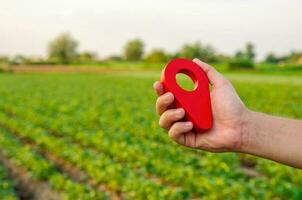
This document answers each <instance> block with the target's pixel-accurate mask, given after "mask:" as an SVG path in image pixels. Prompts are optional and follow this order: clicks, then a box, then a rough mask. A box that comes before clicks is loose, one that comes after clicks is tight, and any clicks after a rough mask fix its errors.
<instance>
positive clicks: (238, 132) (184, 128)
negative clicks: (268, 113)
mask: <svg viewBox="0 0 302 200" xmlns="http://www.w3.org/2000/svg"><path fill="white" fill-rule="evenodd" d="M193 61H194V62H195V63H196V64H198V65H199V66H200V67H201V68H202V69H203V70H204V72H205V73H206V75H207V77H208V79H209V81H210V84H211V86H212V90H211V104H212V113H213V126H212V128H211V129H209V130H207V131H206V132H202V133H198V132H195V131H194V130H193V124H192V122H190V121H186V122H184V121H180V120H182V119H183V118H184V116H185V111H184V109H183V108H178V109H175V108H172V109H171V108H170V106H171V105H172V103H173V101H174V96H173V94H172V93H171V92H166V93H165V91H164V89H163V85H162V84H161V83H160V82H155V83H154V85H153V87H154V89H155V91H156V93H157V95H158V96H159V97H158V99H157V101H156V111H157V113H158V114H159V115H160V119H159V125H160V126H161V127H162V128H164V129H166V130H168V134H169V136H170V137H171V138H172V139H173V140H175V141H176V142H177V143H179V144H181V145H184V146H187V147H192V148H200V149H203V150H207V151H212V152H224V151H240V149H241V147H242V143H243V134H244V131H243V129H244V127H245V124H246V121H247V118H248V117H247V115H248V113H249V111H248V109H246V107H245V106H244V104H243V103H242V101H241V100H240V98H239V96H238V95H237V93H236V91H235V89H234V88H233V86H232V84H231V83H230V81H229V80H227V79H226V78H225V77H224V76H223V75H222V74H220V73H219V72H217V71H216V69H215V68H213V67H212V66H210V65H208V64H206V63H204V62H202V61H200V60H198V59H194V60H193Z"/></svg>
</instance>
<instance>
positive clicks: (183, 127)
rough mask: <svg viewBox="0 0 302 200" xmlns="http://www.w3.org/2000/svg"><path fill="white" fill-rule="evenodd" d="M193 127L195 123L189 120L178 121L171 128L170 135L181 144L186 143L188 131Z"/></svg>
mask: <svg viewBox="0 0 302 200" xmlns="http://www.w3.org/2000/svg"><path fill="white" fill-rule="evenodd" d="M192 129H193V123H192V122H190V121H187V122H176V123H174V124H173V125H172V127H171V128H170V130H169V136H170V138H172V139H173V140H174V141H176V142H177V143H179V144H182V145H185V144H186V136H185V135H186V133H188V132H190V131H191V130H192Z"/></svg>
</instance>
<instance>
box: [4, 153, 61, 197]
mask: <svg viewBox="0 0 302 200" xmlns="http://www.w3.org/2000/svg"><path fill="white" fill-rule="evenodd" d="M0 162H1V164H2V165H3V166H5V167H6V168H7V170H8V173H9V176H10V178H12V179H13V181H14V184H15V191H16V193H17V195H18V196H19V198H20V199H21V200H58V199H61V198H60V196H59V194H57V193H56V192H54V191H53V190H52V189H51V188H50V186H49V185H48V184H47V182H43V181H37V180H33V179H32V177H31V176H30V174H29V172H28V171H26V169H24V168H23V167H20V166H16V165H15V164H14V163H13V162H12V161H11V160H10V159H9V158H8V157H7V156H6V155H5V154H4V153H3V152H2V151H0Z"/></svg>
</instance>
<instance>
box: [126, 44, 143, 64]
mask: <svg viewBox="0 0 302 200" xmlns="http://www.w3.org/2000/svg"><path fill="white" fill-rule="evenodd" d="M143 54H144V43H143V42H142V41H141V40H140V39H134V40H130V41H129V42H127V43H126V45H125V47H124V56H125V59H126V60H129V61H137V60H141V59H142V56H143Z"/></svg>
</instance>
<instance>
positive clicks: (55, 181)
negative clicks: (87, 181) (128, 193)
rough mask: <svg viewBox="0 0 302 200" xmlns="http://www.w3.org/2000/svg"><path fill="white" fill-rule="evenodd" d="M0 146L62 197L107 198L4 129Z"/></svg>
mask: <svg viewBox="0 0 302 200" xmlns="http://www.w3.org/2000/svg"><path fill="white" fill-rule="evenodd" d="M0 146H2V147H5V148H2V151H3V152H4V153H5V154H6V155H7V156H8V157H9V158H10V159H11V160H12V161H13V163H15V164H16V165H17V166H22V167H24V168H26V170H28V171H29V172H30V174H31V176H32V177H33V178H34V179H36V180H41V181H47V182H48V183H49V184H50V186H51V187H52V188H53V189H54V190H55V191H57V192H58V193H60V194H61V196H62V199H87V200H88V199H108V196H107V195H106V194H105V193H100V192H98V191H94V190H93V189H91V188H90V187H88V186H87V185H83V184H79V183H75V182H73V181H72V180H70V179H69V178H67V177H66V176H65V175H62V174H61V173H59V172H58V171H57V170H56V168H55V167H54V166H53V165H52V164H51V163H49V162H48V161H47V160H45V159H44V158H43V157H42V156H41V155H40V154H38V153H36V152H35V151H33V150H31V149H29V147H28V146H24V145H23V144H22V143H21V142H20V141H19V140H18V139H17V138H15V137H14V136H13V135H12V134H10V133H8V132H7V131H6V130H3V129H2V128H1V129H0Z"/></svg>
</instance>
